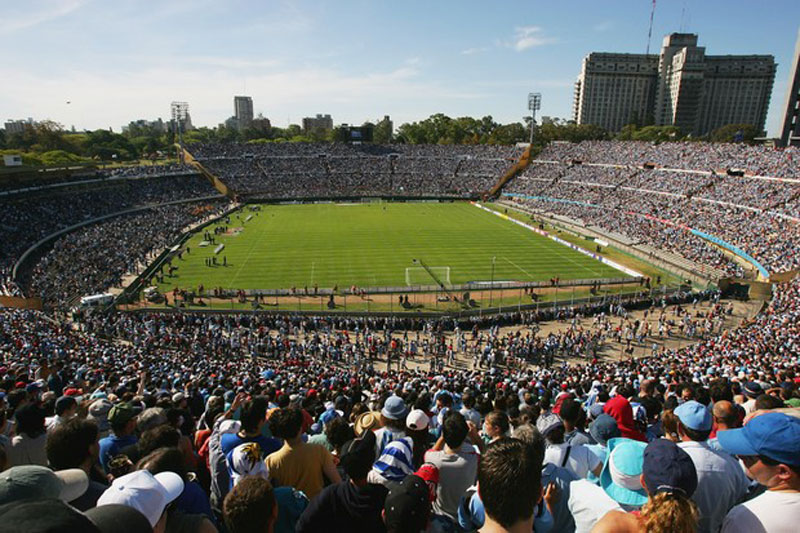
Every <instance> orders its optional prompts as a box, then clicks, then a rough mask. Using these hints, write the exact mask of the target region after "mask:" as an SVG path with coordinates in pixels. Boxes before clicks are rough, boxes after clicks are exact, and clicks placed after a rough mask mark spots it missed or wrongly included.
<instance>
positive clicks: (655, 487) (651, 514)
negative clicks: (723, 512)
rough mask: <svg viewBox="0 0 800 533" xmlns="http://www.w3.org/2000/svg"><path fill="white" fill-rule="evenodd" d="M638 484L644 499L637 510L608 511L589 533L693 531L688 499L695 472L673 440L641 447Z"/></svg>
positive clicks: (693, 514)
mask: <svg viewBox="0 0 800 533" xmlns="http://www.w3.org/2000/svg"><path fill="white" fill-rule="evenodd" d="M640 477H641V486H642V487H644V490H645V491H646V493H647V502H646V503H645V504H644V505H643V506H642V508H641V511H638V512H629V513H626V512H624V511H616V510H614V511H609V512H608V513H606V514H605V516H603V518H601V519H600V520H599V521H598V522H597V524H595V526H594V527H593V528H592V533H694V532H695V531H697V520H698V514H699V513H698V510H697V506H696V505H695V503H694V502H693V501H692V500H691V496H692V494H694V491H695V489H696V488H697V472H696V470H695V468H694V463H693V462H692V459H691V457H689V455H688V454H687V453H686V452H685V451H683V450H682V449H680V448H679V447H678V446H677V445H676V444H675V443H673V442H671V441H668V440H667V439H656V440H654V441H653V442H651V443H650V444H648V445H647V447H646V448H645V449H644V456H643V464H642V474H641V476H640Z"/></svg>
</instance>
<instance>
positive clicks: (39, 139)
mask: <svg viewBox="0 0 800 533" xmlns="http://www.w3.org/2000/svg"><path fill="white" fill-rule="evenodd" d="M362 126H365V127H370V128H372V131H373V142H374V143H380V144H387V143H408V144H497V145H511V144H516V143H521V142H528V141H529V139H530V118H526V119H525V121H524V122H512V123H508V124H502V123H499V122H497V121H495V120H494V119H493V118H492V117H491V115H487V116H485V117H482V118H473V117H457V118H452V117H449V116H447V115H444V114H442V113H437V114H434V115H431V116H430V117H428V118H426V119H424V120H420V121H417V122H411V123H405V124H402V125H401V126H400V127H399V128H397V131H395V132H392V129H391V123H390V122H389V121H388V120H386V119H383V120H379V121H375V122H366V123H364V124H362ZM756 134H757V132H756V130H755V128H754V127H753V126H751V125H749V124H732V125H728V126H724V127H722V128H719V129H718V130H716V131H715V132H713V133H711V134H710V135H709V136H707V137H706V138H702V139H692V140H706V141H712V142H752V141H753V138H754V137H755V136H756ZM346 138H347V136H346V135H345V130H344V129H342V128H341V127H337V128H334V129H333V130H332V131H327V130H324V129H315V130H311V131H303V129H302V128H301V127H300V126H299V125H297V124H292V125H290V126H288V127H286V128H279V127H274V126H270V125H269V122H268V121H265V120H258V121H254V123H253V125H251V126H249V127H247V128H245V129H243V130H238V129H236V128H233V127H229V126H225V125H220V126H219V127H216V128H208V127H201V128H196V129H193V130H191V131H188V132H186V133H184V135H183V140H184V143H186V144H188V145H191V144H193V143H198V142H202V143H210V142H219V143H232V142H249V143H269V142H344V141H345V140H346ZM607 139H619V140H639V141H649V142H672V141H679V140H687V139H688V138H687V137H685V136H683V135H682V134H681V132H680V130H679V129H678V128H676V127H674V126H645V127H641V128H640V127H637V126H636V125H633V124H631V125H628V126H625V127H624V128H622V131H620V132H619V133H618V134H616V135H612V134H610V133H609V132H607V131H606V130H604V129H603V128H601V127H599V126H593V125H587V124H580V125H579V124H575V123H574V122H572V121H564V120H558V119H555V120H550V119H548V120H546V121H544V122H543V123H542V124H537V125H535V127H534V147H535V148H537V149H538V148H541V147H543V146H544V145H546V144H547V143H549V142H551V141H569V142H580V141H587V140H607ZM175 143H176V135H175V133H174V132H173V131H166V132H164V131H162V130H160V129H158V128H155V127H153V126H146V125H145V126H143V125H137V124H131V126H130V127H128V128H127V129H126V131H124V132H123V133H114V132H112V131H110V130H103V129H100V130H95V131H84V132H71V131H67V130H65V129H64V128H63V127H62V126H61V125H60V124H58V123H56V122H53V121H50V120H45V121H42V122H38V123H35V124H31V125H26V126H25V129H24V130H23V131H22V132H20V133H14V134H7V133H6V132H5V131H4V130H0V154H3V153H14V154H19V153H21V154H22V159H23V163H25V164H29V165H48V166H52V165H65V164H77V163H91V162H93V161H113V160H118V161H132V160H139V159H153V160H155V159H160V158H164V157H168V156H169V155H173V156H174V154H175Z"/></svg>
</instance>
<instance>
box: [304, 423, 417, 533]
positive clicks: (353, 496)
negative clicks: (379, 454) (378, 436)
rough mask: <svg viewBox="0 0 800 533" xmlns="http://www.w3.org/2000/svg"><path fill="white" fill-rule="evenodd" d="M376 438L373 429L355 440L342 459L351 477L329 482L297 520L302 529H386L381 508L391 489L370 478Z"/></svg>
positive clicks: (308, 530)
mask: <svg viewBox="0 0 800 533" xmlns="http://www.w3.org/2000/svg"><path fill="white" fill-rule="evenodd" d="M374 441H375V436H374V434H373V433H372V432H368V433H367V434H366V435H365V436H364V437H362V438H360V439H355V440H354V441H353V444H352V445H351V446H350V448H349V450H348V451H347V453H346V454H344V456H342V459H341V462H342V464H343V466H344V470H345V473H346V474H347V476H348V477H349V480H348V481H342V482H340V483H335V484H333V485H328V486H327V487H325V488H324V489H323V490H322V492H320V494H319V496H318V497H316V498H314V499H313V500H312V501H311V503H310V505H309V506H308V507H307V508H306V510H305V511H304V512H303V514H302V515H301V516H300V520H298V522H297V531H298V533H306V532H308V533H313V532H316V531H324V530H326V529H330V530H332V531H352V532H364V533H368V532H375V533H381V532H382V531H385V526H384V522H383V518H382V516H381V512H382V511H383V505H384V501H385V499H386V494H387V492H388V491H387V489H386V488H385V487H384V486H382V485H377V484H373V483H369V482H368V481H367V474H368V473H369V471H370V469H371V468H372V463H373V461H374V459H375V442H374ZM426 496H427V494H426Z"/></svg>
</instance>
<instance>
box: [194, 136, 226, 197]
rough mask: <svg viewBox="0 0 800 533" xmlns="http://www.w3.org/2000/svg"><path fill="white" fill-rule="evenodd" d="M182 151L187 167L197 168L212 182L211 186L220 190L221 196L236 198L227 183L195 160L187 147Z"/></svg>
mask: <svg viewBox="0 0 800 533" xmlns="http://www.w3.org/2000/svg"><path fill="white" fill-rule="evenodd" d="M182 150H183V161H184V162H185V163H186V164H187V165H189V166H191V167H194V168H196V169H197V171H198V172H200V174H202V175H203V177H205V178H206V179H207V180H208V181H210V182H211V185H212V186H213V187H214V188H215V189H216V190H218V191H219V192H220V194H223V195H225V196H227V197H228V198H231V199H233V197H234V196H235V194H234V192H233V191H232V190H231V189H230V188H229V187H228V186H227V185H225V183H224V182H223V181H222V180H221V179H219V178H218V177H217V176H215V175H214V174H212V173H211V172H210V171H209V170H208V169H207V168H206V167H204V166H203V165H202V164H201V163H200V162H199V161H198V160H197V159H195V157H194V156H193V155H192V154H191V153H190V152H189V150H187V149H186V148H185V147H184V148H182Z"/></svg>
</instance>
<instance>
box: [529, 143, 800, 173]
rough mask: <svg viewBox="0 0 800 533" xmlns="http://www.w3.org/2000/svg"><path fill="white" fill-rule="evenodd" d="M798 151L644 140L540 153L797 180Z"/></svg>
mask: <svg viewBox="0 0 800 533" xmlns="http://www.w3.org/2000/svg"><path fill="white" fill-rule="evenodd" d="M798 157H800V152H798V150H797V148H795V147H789V148H784V149H774V148H770V147H768V146H763V145H758V146H751V145H748V144H743V143H739V144H733V143H704V142H667V143H660V144H656V143H651V142H645V141H584V142H581V143H565V142H564V143H559V142H556V143H550V144H549V145H548V146H547V147H546V148H545V149H544V151H542V153H541V155H540V156H539V158H540V159H543V160H547V161H561V162H565V163H569V162H572V161H576V160H577V161H582V162H583V163H604V164H611V165H629V166H642V165H644V164H652V165H655V166H657V167H661V168H673V169H683V170H700V171H706V172H708V171H719V172H726V171H727V170H728V169H738V170H744V171H745V172H746V173H748V174H752V175H757V176H771V177H775V178H793V179H797V178H798V176H797V158H798Z"/></svg>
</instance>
